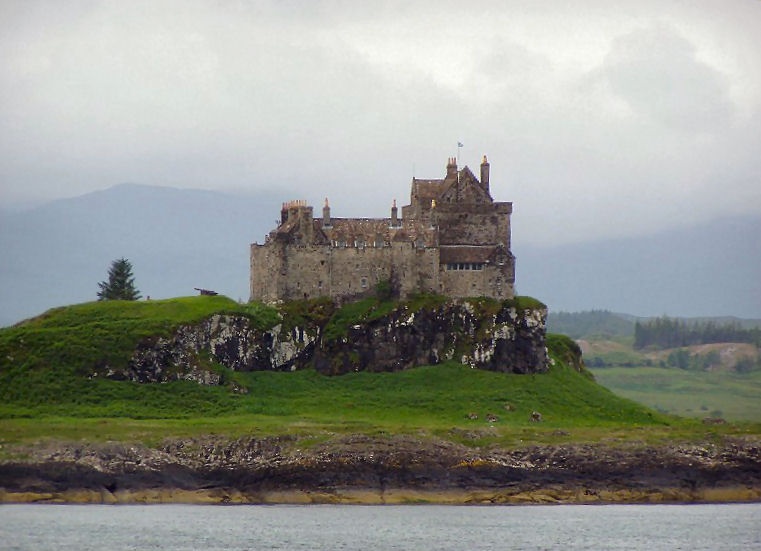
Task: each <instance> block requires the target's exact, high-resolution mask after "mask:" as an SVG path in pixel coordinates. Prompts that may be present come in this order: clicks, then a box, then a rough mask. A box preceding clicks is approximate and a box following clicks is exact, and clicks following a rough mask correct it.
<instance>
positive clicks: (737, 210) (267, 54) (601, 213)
mask: <svg viewBox="0 0 761 551" xmlns="http://www.w3.org/2000/svg"><path fill="white" fill-rule="evenodd" d="M759 29H761V1H758V0H713V1H708V0H689V1H677V0H657V1H650V0H637V1H634V0H631V1H623V0H600V1H596V0H576V1H574V2H567V1H546V0H526V1H517V0H502V1H494V2H491V1H479V0H474V1H469V2H462V1H458V2H449V1H446V0H437V1H430V2H429V1H421V2H407V1H399V2H395V1H389V2H354V1H346V2H342V1H326V2H319V1H313V2H312V1H309V2H308V1H301V2H299V1H293V0H292V1H288V0H281V1H272V2H267V1H242V0H237V1H236V0H214V1H212V0H206V1H202V0H182V1H162V0H150V1H147V2H143V1H140V0H133V1H129V2H124V1H121V0H114V1H98V0H89V1H88V0H84V1H76V0H71V1H67V2H60V1H58V0H53V1H35V0H19V1H15V0H2V1H0V206H3V207H13V206H18V205H29V204H34V203H39V202H41V201H47V200H51V199H56V198H63V197H72V196H76V195H81V194H84V193H88V192H91V191H94V190H99V189H105V188H108V187H111V186H113V185H117V184H120V183H124V182H133V183H140V184H149V185H160V186H172V187H180V188H197V189H211V190H220V191H230V192H235V193H245V194H252V195H255V194H256V193H258V192H261V191H265V190H268V191H271V190H276V191H278V192H282V195H283V201H286V200H290V199H305V200H307V201H308V202H309V203H310V204H313V205H315V206H316V207H319V206H321V205H322V202H323V201H324V198H325V197H329V199H330V203H331V207H332V213H333V215H334V216H337V217H341V216H384V215H385V216H387V215H388V210H389V207H390V205H391V202H392V200H393V199H397V200H398V202H399V203H400V204H405V203H406V202H407V200H408V197H409V195H408V194H409V183H410V180H411V178H412V177H413V176H416V177H418V178H438V177H443V175H444V173H445V165H446V161H447V158H448V157H450V156H456V155H457V156H458V157H459V163H460V165H461V166H462V165H465V164H467V165H469V166H470V167H471V168H473V169H474V172H475V173H476V174H478V170H477V166H478V165H479V164H480V162H481V158H482V155H484V154H486V155H488V159H489V161H490V163H491V191H492V195H493V196H494V198H495V200H500V201H512V202H513V204H514V213H513V239H514V241H515V240H516V239H520V240H521V241H522V242H525V243H530V244H533V245H549V244H562V243H571V242H582V241H590V240H602V239H611V238H619V237H628V236H638V235H648V234H652V233H655V232H657V231H658V230H661V229H664V228H672V227H682V226H691V225H698V224H701V223H703V222H705V221H706V220H709V219H715V218H722V217H734V216H743V215H761V181H760V180H761V153H760V152H761V32H759ZM458 142H460V143H462V144H463V146H462V147H461V148H460V147H458V145H457V144H458ZM276 216H277V215H276V214H274V215H273V220H274V218H275V217H276Z"/></svg>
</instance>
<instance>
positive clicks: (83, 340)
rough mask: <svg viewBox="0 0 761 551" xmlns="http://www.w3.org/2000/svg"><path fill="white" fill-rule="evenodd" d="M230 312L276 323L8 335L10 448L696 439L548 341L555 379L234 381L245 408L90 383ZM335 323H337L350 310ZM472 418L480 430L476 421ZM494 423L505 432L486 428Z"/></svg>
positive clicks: (0, 349)
mask: <svg viewBox="0 0 761 551" xmlns="http://www.w3.org/2000/svg"><path fill="white" fill-rule="evenodd" d="M219 311H227V312H232V311H236V312H241V313H245V314H247V315H250V316H251V317H252V319H254V320H255V321H256V322H257V323H259V324H261V325H262V326H263V327H267V326H271V325H272V324H273V323H275V322H276V321H277V316H276V314H275V313H274V311H273V310H272V309H269V308H267V307H263V306H257V305H248V306H240V305H238V304H237V303H235V302H233V301H231V300H229V299H225V298H223V297H193V298H183V299H173V300H167V301H152V302H139V303H123V302H114V303H89V304H84V305H78V306H74V307H68V308H62V309H57V310H54V311H51V312H48V313H46V314H45V315H43V316H40V317H38V318H35V319H33V320H30V321H28V322H26V323H24V324H22V325H20V326H16V327H12V328H8V329H3V330H0V440H2V441H5V442H13V441H20V440H27V439H36V438H42V437H51V436H56V437H60V438H63V437H66V438H77V439H79V438H85V439H96V440H100V439H140V440H144V441H157V440H160V439H161V438H164V437H167V436H172V435H176V436H184V435H193V434H200V433H219V434H226V435H237V434H244V433H251V432H255V433H258V434H278V433H296V434H302V435H319V434H333V433H341V432H365V433H388V432H416V431H423V432H425V433H429V434H439V435H448V437H451V438H455V439H457V438H459V437H460V436H461V435H464V434H469V435H470V436H467V439H469V441H473V442H477V443H479V442H480V443H500V442H501V443H506V442H517V441H544V440H548V439H549V440H557V439H558V438H559V439H561V440H562V439H564V438H576V439H579V438H581V439H585V438H589V439H596V438H600V437H602V436H604V435H607V436H611V435H616V434H624V433H628V432H630V431H632V430H634V431H639V430H640V428H644V427H648V432H650V433H652V434H656V435H662V436H664V437H667V436H669V435H673V433H674V431H677V432H679V431H685V430H686V431H688V432H689V431H691V430H694V429H695V426H694V425H692V424H690V423H688V422H685V421H681V420H677V419H674V418H669V417H666V416H663V415H660V414H658V413H656V412H653V411H651V410H648V409H647V408H645V407H643V406H640V405H638V404H635V403H634V402H631V401H629V400H626V399H622V398H619V397H618V396H616V395H614V394H613V393H611V392H610V391H608V390H607V389H605V388H603V387H602V386H600V385H597V384H596V383H594V382H593V381H592V380H590V378H589V377H588V376H586V375H585V374H583V373H579V372H578V371H576V370H575V369H572V368H571V367H568V366H567V365H565V364H564V363H563V362H562V361H561V358H563V357H565V355H564V354H565V353H566V352H567V340H566V339H564V338H561V337H557V338H555V339H552V340H551V341H550V347H551V350H550V352H551V354H552V355H553V356H554V357H555V358H556V359H557V361H556V365H555V366H554V367H553V368H552V369H551V370H550V372H549V373H548V374H544V375H533V376H526V375H508V374H501V373H492V372H486V371H478V370H471V369H469V368H466V367H464V366H462V365H459V364H455V363H447V364H443V365H439V366H429V367H421V368H417V369H412V370H409V371H405V372H401V373H354V374H349V375H344V376H340V377H324V376H321V375H319V374H317V373H315V372H313V371H310V370H305V371H300V372H296V373H273V372H256V373H236V374H234V377H235V378H237V379H238V380H239V381H240V382H241V383H243V384H244V385H245V386H246V387H247V388H248V389H250V392H249V393H248V394H243V395H241V394H234V393H232V392H230V391H229V390H228V389H227V388H221V387H203V386H199V385H197V384H195V383H190V382H176V383H169V384H158V385H138V384H135V383H129V382H118V381H110V380H102V379H101V380H97V379H88V378H86V377H84V376H83V374H85V373H87V364H88V362H93V361H102V357H104V356H105V357H106V358H107V359H108V361H109V362H113V363H117V362H125V361H126V358H127V357H128V356H129V352H130V351H131V350H132V349H133V348H134V345H135V344H136V343H137V342H138V341H139V339H140V338H142V337H144V336H147V335H153V334H156V333H167V332H169V331H170V330H171V328H172V327H175V326H177V325H178V324H181V323H191V322H194V321H198V320H200V319H202V318H204V317H206V316H208V315H209V314H211V313H213V312H219ZM335 315H336V317H340V315H341V313H340V311H339V312H338V313H336V314H335ZM508 404H509V406H510V407H509V408H508V407H506V406H507V405H508ZM532 411H539V412H541V414H542V416H543V418H544V421H543V423H541V424H536V423H532V422H530V421H529V417H530V414H531V412H532ZM471 412H472V413H476V414H478V419H474V420H473V419H468V416H467V415H468V413H471ZM487 413H493V414H495V415H497V416H498V417H499V421H497V422H496V423H492V424H490V423H488V422H487V421H486V420H485V416H486V414H487ZM638 427H639V428H638ZM701 430H702V429H701ZM568 432H570V436H569V435H566V433H568ZM474 434H475V437H474V436H473V435H474ZM637 434H638V436H640V437H641V436H642V434H643V433H639V432H638V433H637ZM458 435H459V436H458ZM463 438H465V437H464V436H463Z"/></svg>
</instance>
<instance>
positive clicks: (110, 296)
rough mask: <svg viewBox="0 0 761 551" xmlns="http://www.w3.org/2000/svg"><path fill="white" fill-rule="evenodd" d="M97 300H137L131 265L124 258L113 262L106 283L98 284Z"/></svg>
mask: <svg viewBox="0 0 761 551" xmlns="http://www.w3.org/2000/svg"><path fill="white" fill-rule="evenodd" d="M98 286H99V287H100V291H98V300H137V299H139V298H140V292H139V291H138V290H137V289H136V288H135V278H134V276H133V275H132V264H131V263H130V261H129V260H127V259H126V258H120V259H118V260H114V261H113V262H112V263H111V267H110V268H109V269H108V281H101V282H100V283H98Z"/></svg>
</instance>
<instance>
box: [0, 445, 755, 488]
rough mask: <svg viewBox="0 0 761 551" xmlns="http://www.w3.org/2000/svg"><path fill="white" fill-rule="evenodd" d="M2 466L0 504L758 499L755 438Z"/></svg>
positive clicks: (99, 454)
mask: <svg viewBox="0 0 761 551" xmlns="http://www.w3.org/2000/svg"><path fill="white" fill-rule="evenodd" d="M16 451H17V452H19V455H20V456H22V457H23V459H19V460H7V459H2V460H0V503H2V502H20V501H21V502H23V501H42V502H96V503H134V502H156V503H158V502H173V501H175V502H196V503H198V502H201V503H229V502H239V503H306V502H313V503H330V502H332V503H394V502H398V503H405V502H406V503H409V502H410V500H414V501H425V502H432V503H594V502H598V503H611V502H629V503H633V502H697V501H759V499H761V448H760V447H759V441H758V440H757V439H754V438H742V439H741V438H728V439H724V440H721V441H715V440H713V441H710V442H705V443H702V444H697V443H691V444H680V443H672V444H662V445H660V446H645V445H643V444H642V443H641V442H632V443H629V444H625V443H620V444H619V445H617V446H612V447H611V446H606V445H603V444H575V445H574V444H567V445H555V446H531V447H526V448H517V449H502V448H494V447H490V448H488V449H479V448H472V447H469V446H464V445H462V444H456V443H453V442H449V441H445V440H440V439H436V438H419V437H412V436H402V435H398V436H385V437H379V436H376V437H369V436H365V435H345V436H340V437H335V438H333V439H331V440H330V441H329V442H324V443H322V444H318V445H315V446H311V447H310V446H304V443H303V442H299V440H298V439H297V438H295V437H293V436H281V437H271V438H263V439H257V438H252V437H242V438H239V439H237V440H225V439H222V438H219V437H205V438H195V439H189V440H175V441H167V442H164V443H163V444H162V445H160V446H158V447H156V448H147V447H145V446H142V445H125V444H113V443H107V444H82V443H68V444H66V443H57V444H49V445H45V444H37V445H34V446H32V447H31V448H23V449H18V450H16Z"/></svg>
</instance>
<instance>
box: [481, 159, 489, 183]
mask: <svg viewBox="0 0 761 551" xmlns="http://www.w3.org/2000/svg"><path fill="white" fill-rule="evenodd" d="M481 185H482V186H484V189H485V190H486V191H487V192H488V191H489V161H487V160H486V155H484V160H483V161H481Z"/></svg>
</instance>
